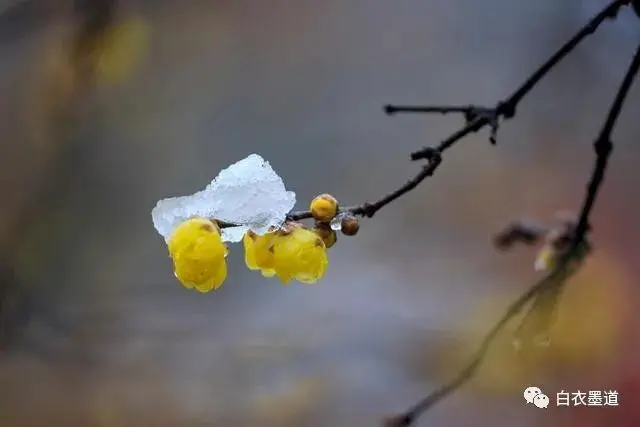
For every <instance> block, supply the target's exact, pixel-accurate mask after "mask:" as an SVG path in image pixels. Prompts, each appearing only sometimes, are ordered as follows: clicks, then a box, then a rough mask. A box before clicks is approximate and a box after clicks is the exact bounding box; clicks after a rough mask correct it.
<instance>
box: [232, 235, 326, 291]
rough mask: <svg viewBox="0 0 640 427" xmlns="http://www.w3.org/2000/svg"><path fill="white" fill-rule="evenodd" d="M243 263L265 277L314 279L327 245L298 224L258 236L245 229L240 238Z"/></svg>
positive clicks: (321, 268) (322, 265)
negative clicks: (243, 255) (241, 239)
mask: <svg viewBox="0 0 640 427" xmlns="http://www.w3.org/2000/svg"><path fill="white" fill-rule="evenodd" d="M243 242H244V248H245V263H246V264H247V267H248V268H249V269H250V270H260V271H261V272H262V275H263V276H265V277H272V276H274V275H275V276H277V277H278V279H280V281H281V282H282V283H285V284H287V283H289V282H290V281H291V279H296V280H297V281H299V282H301V283H315V282H317V281H318V280H320V279H321V278H322V276H324V273H325V270H326V268H327V264H328V263H329V261H328V259H327V248H326V246H325V244H324V242H323V241H322V239H321V238H320V237H318V235H317V234H316V233H314V232H313V231H311V230H309V229H307V228H304V227H301V226H299V225H291V226H289V227H286V228H285V229H284V230H278V231H276V232H273V233H267V234H264V235H262V236H258V235H256V234H254V233H251V232H249V233H247V234H245V236H244V239H243Z"/></svg>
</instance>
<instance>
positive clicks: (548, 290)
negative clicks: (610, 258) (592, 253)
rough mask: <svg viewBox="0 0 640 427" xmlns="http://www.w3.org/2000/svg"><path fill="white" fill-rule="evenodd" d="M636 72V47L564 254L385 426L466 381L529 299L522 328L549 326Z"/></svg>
mask: <svg viewBox="0 0 640 427" xmlns="http://www.w3.org/2000/svg"><path fill="white" fill-rule="evenodd" d="M618 3H622V2H618ZM639 69H640V46H638V48H637V50H636V52H635V54H634V56H633V60H632V61H631V64H630V66H629V68H628V70H627V73H626V74H625V77H624V79H623V80H622V83H621V84H620V88H619V89H618V93H617V95H616V97H615V99H614V101H613V104H612V105H611V107H610V109H609V112H608V114H607V117H606V120H605V122H604V125H603V127H602V129H601V131H600V133H599V135H598V137H597V138H596V140H595V143H594V151H595V153H596V161H595V164H594V168H593V171H592V173H591V178H590V180H589V183H588V186H587V192H586V196H585V198H584V202H583V204H582V209H581V211H580V216H579V219H578V222H577V224H576V226H575V227H572V228H571V230H572V235H571V240H570V244H569V245H568V248H567V250H566V252H564V253H563V254H562V256H561V257H560V259H559V260H558V263H557V265H556V266H555V268H553V269H552V271H551V272H550V273H548V274H547V275H546V276H545V277H544V278H542V279H541V280H540V281H539V282H537V283H536V284H535V285H533V286H532V287H531V288H530V289H529V290H528V291H527V292H525V293H524V294H523V295H522V296H520V297H519V298H518V299H517V300H516V301H514V302H513V303H512V304H511V305H510V306H509V307H508V308H507V311H506V312H505V313H504V315H503V316H502V317H501V318H500V320H499V321H498V322H497V323H496V324H495V325H494V326H493V327H492V328H491V329H490V330H489V332H488V333H487V334H486V335H485V337H484V339H483V340H482V342H481V344H480V347H479V348H478V350H477V351H476V353H475V354H474V355H473V357H472V359H471V362H470V363H469V364H468V365H467V366H466V367H465V368H464V369H462V371H461V372H460V373H459V374H458V375H457V376H456V377H455V378H454V379H453V380H452V381H450V382H449V383H447V384H445V385H444V386H442V387H440V388H438V389H437V390H435V391H434V392H432V393H431V394H430V395H428V396H427V397H425V398H424V399H422V400H421V401H420V402H418V403H417V404H416V405H414V406H413V407H412V408H410V409H409V410H408V411H406V412H404V413H403V414H401V415H399V416H395V417H393V418H391V419H389V420H387V424H386V425H388V426H394V427H400V426H410V425H412V424H413V423H414V422H415V421H416V419H418V417H419V416H420V415H422V414H423V413H424V412H425V411H427V410H428V409H430V408H431V407H433V406H434V405H435V404H436V403H438V402H439V401H441V400H442V399H444V398H445V397H447V396H449V395H450V394H451V393H453V392H455V391H456V390H457V389H459V388H460V387H462V386H463V385H464V384H466V383H467V382H468V381H470V380H471V379H472V378H473V376H474V374H475V373H476V371H477V370H478V368H479V367H480V365H481V364H482V361H483V360H484V358H485V356H486V354H487V352H488V350H489V348H490V347H491V345H492V343H493V341H494V340H495V338H496V337H497V336H498V334H499V333H500V332H501V331H502V329H503V328H504V327H505V326H506V325H507V324H508V323H509V322H510V321H511V320H512V319H513V318H514V317H515V316H517V315H518V314H519V313H520V311H521V310H522V309H523V308H524V307H525V306H526V305H527V304H528V303H529V302H530V301H532V300H533V304H532V308H531V310H530V311H529V312H528V313H527V315H526V316H525V319H524V320H523V324H522V325H527V322H529V324H535V325H536V327H543V328H546V327H548V326H549V325H548V324H546V325H544V324H543V325H540V324H539V323H538V322H535V320H540V319H541V318H542V319H544V320H548V314H549V313H550V311H549V307H548V306H547V304H548V303H549V302H552V303H555V302H557V296H558V294H559V292H560V291H561V290H562V289H563V287H564V285H565V283H566V281H567V279H568V278H569V277H570V276H571V275H572V274H573V273H575V271H576V270H577V266H578V265H579V263H580V261H581V260H582V258H583V255H584V252H583V251H582V250H581V246H583V245H584V244H585V243H586V234H587V232H588V231H589V229H590V226H589V218H590V215H591V212H592V210H593V206H594V203H595V201H596V198H597V195H598V191H599V190H600V187H601V185H602V182H603V180H604V175H605V171H606V169H607V165H608V161H609V156H610V154H611V151H612V149H613V144H612V142H611V133H612V131H613V128H614V126H615V123H616V121H617V119H618V116H619V115H620V111H621V109H622V106H623V104H624V101H625V99H626V97H627V94H628V93H629V90H630V88H631V85H632V84H633V81H634V80H635V78H636V75H637V74H638V70H639ZM575 261H578V264H576V263H575ZM554 306H555V305H554ZM540 316H542V317H540ZM534 319H535V320H534ZM522 325H521V326H522Z"/></svg>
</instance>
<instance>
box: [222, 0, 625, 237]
mask: <svg viewBox="0 0 640 427" xmlns="http://www.w3.org/2000/svg"><path fill="white" fill-rule="evenodd" d="M629 3H630V0H616V1H613V2H611V3H610V4H609V5H608V6H607V7H605V8H604V9H603V10H602V11H600V12H599V13H598V14H597V15H595V16H594V17H593V18H592V19H591V20H590V21H589V22H588V23H587V24H586V25H585V26H584V27H583V28H582V29H580V31H578V32H577V33H576V35H574V36H573V37H572V38H571V39H570V40H569V41H568V42H566V43H565V44H564V45H563V46H562V47H561V48H560V49H559V50H558V51H557V52H556V53H555V54H553V55H552V56H551V58H549V59H548V60H547V61H546V62H545V63H544V64H542V65H541V66H540V67H539V68H538V69H537V70H536V71H535V72H534V73H533V74H532V75H531V76H530V77H528V78H527V79H526V81H525V82H524V83H523V84H522V85H521V86H520V87H518V88H517V89H516V90H515V91H514V92H513V94H511V95H510V96H509V97H508V98H507V100H506V101H502V102H499V103H498V104H497V106H496V107H494V108H486V107H478V106H417V107H412V106H394V105H386V106H385V107H384V111H385V112H387V114H395V113H401V112H417V113H424V112H426V113H433V112H437V113H442V114H446V113H462V114H463V115H464V117H465V120H466V123H465V125H464V126H463V127H462V128H460V129H459V130H457V131H456V132H454V133H452V134H451V135H450V136H449V137H447V138H446V139H444V140H442V141H441V142H440V143H439V144H438V145H437V146H435V147H425V148H422V149H421V150H418V151H416V152H414V153H411V160H414V161H416V160H426V165H424V166H422V168H421V169H420V171H419V172H418V173H417V174H416V175H415V176H414V177H413V178H411V179H410V180H408V181H407V182H406V183H405V184H404V185H402V186H401V187H399V188H398V189H396V190H395V191H393V192H391V193H389V194H387V195H385V196H384V197H382V198H380V199H379V200H377V201H375V202H372V203H370V202H365V203H363V204H361V205H358V206H351V207H348V208H343V209H341V210H340V212H342V213H350V214H352V215H358V216H363V217H367V218H371V217H373V216H374V215H375V214H376V213H377V212H378V211H379V210H380V209H382V208H384V207H385V206H386V205H388V204H389V203H391V202H393V201H395V200H397V199H398V198H400V197H402V196H403V195H405V194H406V193H408V192H410V191H411V190H413V189H414V188H416V187H417V186H418V185H420V184H421V183H422V182H423V181H424V180H425V179H427V178H428V177H430V176H432V175H433V174H434V173H435V171H436V169H437V168H438V166H440V164H441V163H442V154H443V153H444V151H445V150H447V149H449V148H451V147H452V146H453V145H455V144H456V143H457V142H458V141H460V140H461V139H462V138H464V137H465V136H467V135H469V134H471V133H475V132H478V131H479V130H481V129H483V128H484V127H486V126H489V127H490V128H491V137H490V139H491V141H492V143H495V140H496V134H497V132H498V125H499V119H500V118H505V119H510V118H512V117H514V116H515V114H516V107H517V106H518V104H519V103H520V101H521V100H522V99H523V98H524V97H525V96H526V95H527V94H528V93H529V92H530V91H531V89H533V88H534V87H535V85H537V84H538V83H539V82H540V80H542V78H543V77H544V76H546V75H547V73H548V72H549V71H550V70H551V69H552V68H553V67H554V66H555V65H557V64H558V62H560V60H562V59H563V58H564V57H565V56H566V55H567V54H568V53H570V52H571V51H572V50H573V49H575V48H576V47H577V46H578V44H579V43H580V42H581V41H582V40H584V39H585V38H586V37H587V36H588V35H590V34H592V33H593V32H595V31H596V29H597V28H598V27H599V26H600V24H602V22H604V21H605V20H606V19H607V18H613V17H615V16H616V14H617V12H618V11H619V10H620V8H621V7H622V6H625V5H628V4H629ZM308 218H311V212H309V211H295V212H291V213H290V214H289V215H288V217H287V219H289V220H292V221H297V220H303V219H308ZM234 225H235V224H230V223H224V222H223V223H220V226H221V227H232V226H234Z"/></svg>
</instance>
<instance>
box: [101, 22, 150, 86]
mask: <svg viewBox="0 0 640 427" xmlns="http://www.w3.org/2000/svg"><path fill="white" fill-rule="evenodd" d="M98 43H99V45H98V46H97V49H96V51H95V52H94V53H93V61H94V64H95V69H96V78H97V80H98V81H99V82H103V83H118V82H121V81H123V80H125V79H126V78H127V77H129V75H131V74H132V73H133V71H134V70H135V69H136V68H137V65H138V63H139V62H140V60H141V58H142V57H143V56H144V54H145V51H146V50H147V44H148V27H147V24H146V23H145V22H144V21H140V20H134V19H131V20H128V21H124V22H121V23H119V24H117V25H113V26H111V27H109V28H108V29H107V30H106V31H105V33H104V35H103V36H102V38H101V40H99V42H98Z"/></svg>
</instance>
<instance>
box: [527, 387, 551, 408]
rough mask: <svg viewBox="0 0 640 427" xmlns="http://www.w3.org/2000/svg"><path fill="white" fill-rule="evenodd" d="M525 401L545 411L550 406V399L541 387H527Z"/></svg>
mask: <svg viewBox="0 0 640 427" xmlns="http://www.w3.org/2000/svg"><path fill="white" fill-rule="evenodd" d="M523 396H524V400H525V401H526V402H527V404H529V403H533V404H534V406H535V407H536V408H541V409H545V408H547V407H548V406H549V397H548V396H547V395H546V394H544V393H543V392H542V390H540V388H539V387H527V388H525V389H524V393H523Z"/></svg>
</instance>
